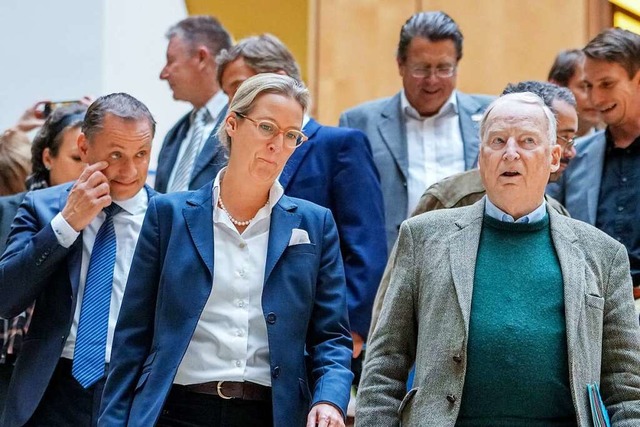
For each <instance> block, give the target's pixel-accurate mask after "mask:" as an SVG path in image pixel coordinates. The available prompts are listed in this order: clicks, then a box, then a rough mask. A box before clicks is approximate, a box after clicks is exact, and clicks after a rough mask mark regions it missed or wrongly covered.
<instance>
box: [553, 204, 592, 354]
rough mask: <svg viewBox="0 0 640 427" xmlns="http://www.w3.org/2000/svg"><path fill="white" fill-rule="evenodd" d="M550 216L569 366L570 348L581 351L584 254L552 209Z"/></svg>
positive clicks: (563, 219) (562, 218) (571, 231)
mask: <svg viewBox="0 0 640 427" xmlns="http://www.w3.org/2000/svg"><path fill="white" fill-rule="evenodd" d="M547 210H548V212H549V224H550V227H551V238H552V239H553V246H554V247H555V249H556V254H557V255H558V261H559V262H560V270H561V271H562V282H563V283H564V311H565V321H566V325H567V348H568V349H569V363H570V364H571V361H572V358H573V356H572V351H571V349H573V348H580V345H579V338H580V334H579V333H578V321H579V320H580V316H581V313H582V311H583V310H584V307H583V304H584V294H585V287H586V278H585V265H586V261H585V258H584V253H583V252H582V251H581V250H580V249H579V248H578V247H577V246H576V245H575V241H576V240H577V237H576V235H575V233H574V232H573V230H571V227H570V226H569V225H568V224H567V222H568V220H567V219H566V218H564V217H562V216H561V215H560V214H558V213H556V212H555V211H554V210H553V209H547Z"/></svg>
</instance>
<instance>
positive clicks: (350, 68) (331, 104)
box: [312, 0, 416, 124]
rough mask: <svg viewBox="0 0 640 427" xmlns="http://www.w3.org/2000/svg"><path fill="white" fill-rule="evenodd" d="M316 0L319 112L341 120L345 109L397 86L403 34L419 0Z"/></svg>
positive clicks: (320, 115)
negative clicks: (401, 36)
mask: <svg viewBox="0 0 640 427" xmlns="http://www.w3.org/2000/svg"><path fill="white" fill-rule="evenodd" d="M316 1H317V15H316V18H317V36H316V38H317V43H316V46H315V48H316V49H317V50H316V52H315V54H314V55H313V56H312V58H313V59H312V61H314V62H315V64H314V65H313V67H314V68H315V70H316V76H317V78H316V79H315V81H314V85H313V87H314V88H315V90H314V92H315V95H316V96H315V107H316V117H317V118H318V119H319V120H320V121H321V122H322V123H325V124H336V123H337V122H338V116H339V114H340V112H342V111H343V110H345V109H346V108H348V107H351V106H354V105H356V104H359V103H361V102H364V101H367V100H370V99H374V98H379V97H382V96H388V95H391V94H393V93H395V92H397V91H398V89H399V87H400V86H401V80H400V76H399V75H398V68H397V66H396V63H395V51H396V47H397V44H398V36H399V34H400V27H402V24H404V22H405V21H406V20H407V18H408V17H409V16H411V14H413V13H414V11H415V9H416V2H415V0H394V1H390V0H316Z"/></svg>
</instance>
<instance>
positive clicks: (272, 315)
mask: <svg viewBox="0 0 640 427" xmlns="http://www.w3.org/2000/svg"><path fill="white" fill-rule="evenodd" d="M267 323H268V324H270V325H273V324H274V323H276V314H275V313H274V312H271V313H269V314H267Z"/></svg>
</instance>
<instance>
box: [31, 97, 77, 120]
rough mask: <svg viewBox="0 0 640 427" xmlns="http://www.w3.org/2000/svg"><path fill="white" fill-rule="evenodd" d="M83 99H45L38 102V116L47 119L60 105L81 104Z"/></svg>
mask: <svg viewBox="0 0 640 427" xmlns="http://www.w3.org/2000/svg"><path fill="white" fill-rule="evenodd" d="M80 103H81V101H80V100H77V99H74V100H70V101H55V102H53V101H45V102H40V103H38V104H37V106H36V116H37V117H38V118H42V119H46V118H47V117H49V116H50V115H51V113H53V111H54V110H56V109H58V108H60V107H64V106H68V105H73V104H80Z"/></svg>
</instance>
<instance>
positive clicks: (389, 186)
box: [340, 12, 492, 250]
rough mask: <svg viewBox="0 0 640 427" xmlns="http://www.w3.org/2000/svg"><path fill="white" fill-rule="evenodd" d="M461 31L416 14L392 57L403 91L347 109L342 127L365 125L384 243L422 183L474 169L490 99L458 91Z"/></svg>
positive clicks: (438, 17)
mask: <svg viewBox="0 0 640 427" xmlns="http://www.w3.org/2000/svg"><path fill="white" fill-rule="evenodd" d="M461 58H462V33H461V32H460V30H459V28H458V25H457V24H456V23H455V21H454V20H453V19H451V17H449V16H448V15H447V14H446V13H444V12H420V13H416V14H415V15H413V16H412V17H411V18H409V19H408V20H407V22H406V23H405V24H404V26H403V27H402V30H401V32H400V42H399V44H398V53H397V56H396V61H397V62H398V69H399V71H400V76H402V85H403V90H401V91H400V92H399V93H397V94H396V95H395V96H393V97H391V98H383V99H378V100H374V101H370V102H367V103H364V104H362V105H359V106H357V107H355V108H353V109H351V110H347V111H345V112H344V113H343V114H342V116H341V117H340V126H344V127H351V128H355V129H360V130H361V131H363V132H364V133H365V134H366V135H367V137H368V138H369V141H371V148H372V149H373V159H374V160H375V162H376V166H377V167H378V171H379V172H380V177H381V185H382V194H383V195H384V206H385V217H386V231H387V244H388V246H389V250H391V247H392V246H393V244H394V242H395V241H396V237H397V236H398V230H399V229H400V223H401V222H402V221H404V220H405V219H406V218H407V217H408V216H409V215H410V214H411V212H413V210H414V208H415V207H416V204H417V203H418V200H419V199H420V196H422V193H423V192H424V189H425V188H428V187H429V186H430V185H431V184H433V183H435V182H437V181H440V180H441V179H443V178H446V177H447V176H450V175H453V174H455V173H459V172H463V171H465V170H468V169H472V168H474V167H476V159H477V157H478V144H479V142H480V141H479V139H478V126H477V124H478V122H479V121H480V117H481V116H482V112H483V111H484V109H485V108H486V106H487V105H488V104H489V102H490V101H491V99H492V98H491V97H488V96H483V95H467V94H464V93H462V92H458V91H457V90H456V73H457V68H458V62H459V61H460V59H461Z"/></svg>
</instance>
